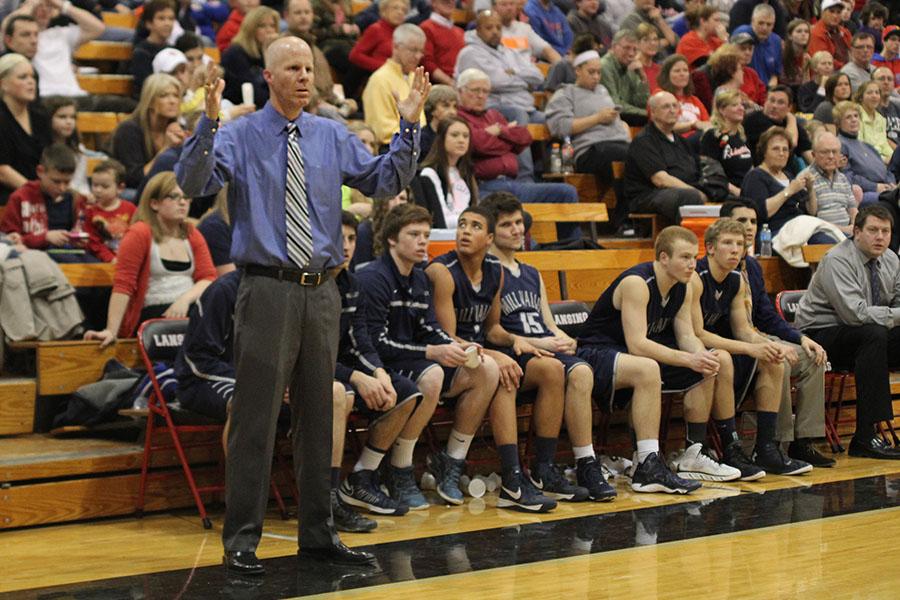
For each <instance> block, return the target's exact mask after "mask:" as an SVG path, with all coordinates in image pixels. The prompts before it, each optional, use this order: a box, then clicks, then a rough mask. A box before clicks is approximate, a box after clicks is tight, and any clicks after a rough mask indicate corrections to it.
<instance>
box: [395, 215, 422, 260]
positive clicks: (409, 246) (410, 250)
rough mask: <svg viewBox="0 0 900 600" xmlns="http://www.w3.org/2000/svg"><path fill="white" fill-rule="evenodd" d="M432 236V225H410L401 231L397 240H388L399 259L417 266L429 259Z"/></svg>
mask: <svg viewBox="0 0 900 600" xmlns="http://www.w3.org/2000/svg"><path fill="white" fill-rule="evenodd" d="M430 234H431V225H429V224H428V223H424V222H423V223H410V224H409V225H405V226H404V227H403V228H402V229H401V230H400V232H399V233H398V234H397V239H396V240H388V243H389V244H390V246H391V250H392V251H393V252H394V254H395V255H396V257H397V259H399V260H401V261H403V262H406V263H409V264H414V265H415V264H419V263H420V262H422V261H425V260H427V259H428V236H429V235H430Z"/></svg>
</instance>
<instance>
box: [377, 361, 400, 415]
mask: <svg viewBox="0 0 900 600" xmlns="http://www.w3.org/2000/svg"><path fill="white" fill-rule="evenodd" d="M375 379H377V380H378V383H379V384H381V392H382V397H383V398H384V399H385V402H384V404H383V405H382V410H391V409H392V408H394V406H396V405H397V390H395V389H394V384H393V383H391V376H390V375H388V374H387V371H385V370H384V369H376V370H375Z"/></svg>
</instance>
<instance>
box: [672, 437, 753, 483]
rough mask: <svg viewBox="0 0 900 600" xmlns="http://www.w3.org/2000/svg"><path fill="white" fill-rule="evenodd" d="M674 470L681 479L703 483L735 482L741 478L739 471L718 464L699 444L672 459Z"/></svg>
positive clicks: (691, 446)
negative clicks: (697, 480) (696, 480)
mask: <svg viewBox="0 0 900 600" xmlns="http://www.w3.org/2000/svg"><path fill="white" fill-rule="evenodd" d="M672 470H673V471H675V474H676V475H678V476H679V477H684V478H685V479H699V480H702V481H734V480H735V479H740V477H741V472H740V471H739V470H738V469H735V468H734V467H729V466H728V465H725V464H722V463H720V462H718V461H717V460H716V459H714V458H713V457H712V456H710V455H709V450H707V449H706V447H705V446H704V445H703V444H701V443H699V442H698V443H696V444H691V445H690V446H688V447H687V448H685V449H684V450H682V451H681V453H680V454H678V455H677V456H675V458H673V459H672Z"/></svg>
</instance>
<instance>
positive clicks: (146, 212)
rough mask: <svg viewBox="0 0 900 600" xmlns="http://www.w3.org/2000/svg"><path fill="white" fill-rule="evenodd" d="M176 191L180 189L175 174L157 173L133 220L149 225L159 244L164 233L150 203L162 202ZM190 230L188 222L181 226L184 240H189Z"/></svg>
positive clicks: (146, 189)
mask: <svg viewBox="0 0 900 600" xmlns="http://www.w3.org/2000/svg"><path fill="white" fill-rule="evenodd" d="M176 189H178V182H177V181H176V180H175V173H173V172H172V171H163V172H161V173H157V174H156V175H154V176H153V177H151V178H150V181H148V182H147V185H146V186H144V193H142V194H141V200H140V202H139V203H138V209H137V212H135V213H134V217H133V218H132V219H131V222H132V223H138V222H144V223H146V224H147V225H149V226H150V231H151V232H152V233H153V241H155V242H157V243H159V242H161V241H162V240H163V232H162V227H161V226H160V224H159V217H158V216H157V214H156V211H155V210H153V208H152V207H151V206H150V203H151V202H152V201H154V200H162V199H163V198H165V197H166V196H168V195H169V194H171V193H172V192H173V191H175V190H176ZM190 228H191V225H190V224H189V223H188V222H187V221H185V222H184V223H182V224H181V228H180V229H181V232H180V233H181V238H182V239H187V237H188V234H189V233H190Z"/></svg>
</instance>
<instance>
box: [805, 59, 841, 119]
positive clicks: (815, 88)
mask: <svg viewBox="0 0 900 600" xmlns="http://www.w3.org/2000/svg"><path fill="white" fill-rule="evenodd" d="M809 68H810V70H811V71H812V79H810V80H809V81H807V82H806V83H804V84H801V85H800V87H798V88H797V108H798V109H799V110H800V112H803V113H812V112H815V110H816V108H817V107H818V106H819V104H821V103H822V102H824V101H825V100H827V98H826V97H825V81H826V80H827V79H828V78H829V77H831V76H832V75H833V74H834V58H833V57H832V56H831V53H830V52H828V51H827V50H819V51H818V52H816V53H815V54H813V55H812V58H811V59H810V61H809Z"/></svg>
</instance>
